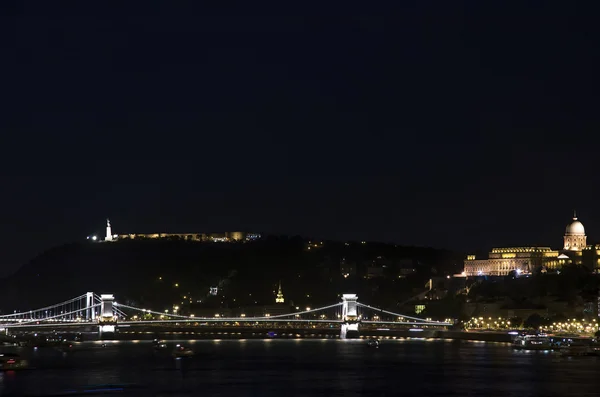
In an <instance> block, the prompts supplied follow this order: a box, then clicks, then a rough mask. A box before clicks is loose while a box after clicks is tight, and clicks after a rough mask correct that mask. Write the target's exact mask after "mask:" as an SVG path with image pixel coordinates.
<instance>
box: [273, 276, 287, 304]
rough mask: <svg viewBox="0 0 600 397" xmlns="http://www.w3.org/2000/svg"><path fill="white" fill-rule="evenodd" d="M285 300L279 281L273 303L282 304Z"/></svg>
mask: <svg viewBox="0 0 600 397" xmlns="http://www.w3.org/2000/svg"><path fill="white" fill-rule="evenodd" d="M284 302H285V299H283V291H282V290H281V280H279V289H278V290H277V298H275V303H284Z"/></svg>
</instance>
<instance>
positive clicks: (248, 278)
mask: <svg viewBox="0 0 600 397" xmlns="http://www.w3.org/2000/svg"><path fill="white" fill-rule="evenodd" d="M309 246H311V244H309V241H308V240H306V239H303V238H300V237H292V238H288V237H274V236H273V237H267V238H264V239H262V240H259V241H255V242H247V243H200V242H190V241H177V240H139V241H136V240H130V241H118V242H113V243H88V242H86V243H74V244H67V245H63V246H60V247H55V248H53V249H50V250H48V251H47V252H44V253H43V254H41V255H39V256H38V257H36V258H34V259H33V260H32V261H30V262H29V263H28V264H26V265H24V266H23V267H22V268H21V269H20V270H19V271H18V272H16V273H15V274H13V275H12V276H10V277H8V278H6V279H4V280H0V309H1V310H2V311H3V312H5V313H6V312H7V311H12V310H15V309H16V310H20V311H24V310H28V309H31V308H37V307H42V306H45V305H48V304H52V303H57V302H60V301H63V300H66V299H69V298H71V297H75V296H78V295H80V294H83V293H85V292H87V291H93V292H95V293H113V294H115V296H116V298H117V300H118V301H121V302H123V303H126V302H129V303H130V304H135V305H141V306H146V307H149V308H150V307H151V308H155V309H162V308H169V307H170V306H171V305H172V304H179V302H183V303H185V304H188V303H189V302H190V301H192V303H193V304H202V305H208V304H212V305H220V306H240V305H253V304H271V303H273V302H274V296H275V293H276V287H277V284H278V282H279V281H280V280H281V282H282V285H283V291H284V295H285V297H286V299H287V301H288V302H290V301H292V302H295V304H297V305H313V307H314V305H319V304H328V303H332V302H336V301H338V300H339V295H340V294H341V293H344V292H355V293H358V294H360V295H362V296H363V297H364V298H363V300H364V301H365V302H367V301H368V302H369V303H372V304H382V305H387V306H389V305H392V304H395V302H397V301H398V300H402V299H403V298H404V297H406V296H410V295H411V293H412V292H413V288H414V287H416V288H419V287H422V285H423V283H424V282H425V280H427V279H428V278H429V277H430V275H431V273H432V271H433V272H437V273H438V274H440V273H444V272H445V273H453V272H456V271H460V270H459V268H460V267H461V262H462V254H458V253H454V252H451V251H445V250H437V249H433V248H419V247H401V246H396V245H393V244H383V243H343V242H330V241H325V242H323V243H320V242H319V244H314V246H311V249H308V247H309ZM377 257H380V258H385V260H386V261H387V262H386V263H387V265H386V268H385V269H384V270H385V273H384V274H382V276H381V277H378V278H375V279H367V278H366V277H365V275H366V267H367V266H368V265H369V264H370V263H372V261H373V260H374V258H377ZM342 258H344V259H345V261H346V262H351V263H355V264H356V269H357V270H356V275H355V276H350V277H346V278H344V277H343V276H342V275H341V272H340V261H341V260H342ZM407 261H408V262H409V263H412V264H414V267H415V269H416V272H415V273H414V274H413V275H411V276H410V277H408V278H399V277H398V266H400V265H399V263H404V264H406V263H407ZM214 286H218V287H219V294H218V297H213V296H210V295H209V289H210V287H214ZM360 295H359V296H360ZM184 297H185V298H184ZM200 301H201V303H200Z"/></svg>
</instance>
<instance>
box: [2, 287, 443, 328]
mask: <svg viewBox="0 0 600 397" xmlns="http://www.w3.org/2000/svg"><path fill="white" fill-rule="evenodd" d="M274 324H279V325H284V326H286V325H287V326H310V327H316V326H330V327H331V326H334V325H335V326H339V327H340V337H341V338H351V337H354V336H358V329H359V325H361V324H363V325H365V326H378V325H397V326H411V327H417V328H421V327H447V326H450V325H452V324H451V323H450V321H449V320H446V321H444V322H441V321H431V320H429V319H423V318H418V317H411V316H406V315H403V314H399V313H394V312H391V311H387V310H383V309H379V308H376V307H372V306H369V305H365V304H362V303H360V302H358V297H357V296H356V295H355V294H344V295H343V296H342V301H341V302H338V303H335V304H333V305H329V306H324V307H319V308H315V309H307V310H304V311H300V312H295V313H289V314H279V315H268V314H267V315H264V316H245V315H244V314H240V316H239V317H220V316H218V315H215V317H196V316H194V315H187V316H185V315H179V314H174V313H173V314H170V313H166V312H165V313H161V312H158V311H154V310H150V309H144V308H138V307H134V306H130V305H125V304H122V303H118V302H117V301H115V299H114V296H113V295H111V294H102V295H97V294H94V293H93V292H88V293H86V294H83V295H80V296H78V297H75V298H73V299H70V300H67V301H64V302H60V303H57V304H54V305H51V306H47V307H42V308H40V309H36V310H29V311H25V312H15V313H13V314H6V315H0V328H3V329H5V330H11V329H12V330H17V329H32V330H33V329H43V328H48V327H50V328H52V329H56V328H62V327H78V326H79V327H81V326H97V327H98V331H99V332H100V333H101V334H102V333H106V332H108V333H111V332H115V331H116V329H117V327H118V326H125V327H136V326H152V325H162V326H173V327H177V326H194V325H222V326H245V327H260V326H268V325H274Z"/></svg>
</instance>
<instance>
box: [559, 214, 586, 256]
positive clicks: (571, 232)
mask: <svg viewBox="0 0 600 397" xmlns="http://www.w3.org/2000/svg"><path fill="white" fill-rule="evenodd" d="M586 240H587V237H586V235H585V228H584V227H583V224H582V223H581V222H579V221H578V220H577V213H576V212H575V211H573V221H572V222H571V223H569V224H568V225H567V228H566V230H565V236H564V243H565V244H564V247H563V249H564V250H565V251H581V250H583V249H584V248H585V246H586V244H587V241H586Z"/></svg>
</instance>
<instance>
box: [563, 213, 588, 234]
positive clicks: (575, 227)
mask: <svg viewBox="0 0 600 397" xmlns="http://www.w3.org/2000/svg"><path fill="white" fill-rule="evenodd" d="M565 234H566V235H567V236H585V228H584V227H583V224H582V223H581V222H579V221H578V220H577V217H576V216H574V217H573V222H571V223H569V224H568V225H567V229H566V231H565Z"/></svg>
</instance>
